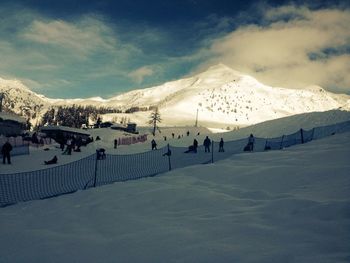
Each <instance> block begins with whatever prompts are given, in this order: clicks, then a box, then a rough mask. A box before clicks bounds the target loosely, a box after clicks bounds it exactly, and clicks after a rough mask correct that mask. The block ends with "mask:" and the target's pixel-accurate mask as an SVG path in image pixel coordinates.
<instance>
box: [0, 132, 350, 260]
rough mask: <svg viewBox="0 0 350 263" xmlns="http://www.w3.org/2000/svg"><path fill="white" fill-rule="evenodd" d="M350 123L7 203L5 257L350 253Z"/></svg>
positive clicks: (1, 221)
mask: <svg viewBox="0 0 350 263" xmlns="http://www.w3.org/2000/svg"><path fill="white" fill-rule="evenodd" d="M349 155H350V133H345V134H340V135H334V136H332V137H329V138H326V139H323V140H318V141H313V142H310V143H308V144H305V145H298V146H295V147H291V148H286V149H284V150H282V151H271V152H263V153H248V154H240V155H235V156H232V157H231V158H230V159H227V160H225V161H221V162H217V163H215V164H212V165H198V166H192V167H187V168H184V169H178V170H175V171H172V172H169V173H165V174H161V175H159V176H156V177H152V178H145V179H141V180H136V181H128V182H124V183H115V184H112V185H107V186H103V187H98V188H95V189H90V190H86V191H80V192H77V193H74V194H70V195H64V196H60V197H56V198H51V199H46V200H39V201H32V202H24V203H19V204H17V205H13V206H9V207H5V208H1V209H0V225H1V230H0V245H1V254H0V262H152V263H153V262H298V263H299V262H308V263H309V262H349V261H350V250H349V244H350V212H349V211H350V192H349V191H350V190H349V189H350V174H349V171H350V163H349Z"/></svg>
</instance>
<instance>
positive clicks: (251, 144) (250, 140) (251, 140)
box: [247, 133, 255, 151]
mask: <svg viewBox="0 0 350 263" xmlns="http://www.w3.org/2000/svg"><path fill="white" fill-rule="evenodd" d="M254 143H255V138H254V135H253V134H252V133H251V134H250V136H249V138H248V144H247V146H248V148H249V151H253V150H254Z"/></svg>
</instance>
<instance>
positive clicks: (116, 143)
mask: <svg viewBox="0 0 350 263" xmlns="http://www.w3.org/2000/svg"><path fill="white" fill-rule="evenodd" d="M117 147H118V140H117V139H114V149H117Z"/></svg>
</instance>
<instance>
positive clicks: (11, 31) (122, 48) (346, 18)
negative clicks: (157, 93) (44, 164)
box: [0, 0, 350, 98]
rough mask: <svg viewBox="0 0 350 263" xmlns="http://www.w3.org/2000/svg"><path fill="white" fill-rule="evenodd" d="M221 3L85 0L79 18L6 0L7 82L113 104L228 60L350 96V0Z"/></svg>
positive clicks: (290, 83) (60, 8) (2, 12)
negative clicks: (348, 1) (349, 1)
mask: <svg viewBox="0 0 350 263" xmlns="http://www.w3.org/2000/svg"><path fill="white" fill-rule="evenodd" d="M6 2H7V3H6ZM10 2H11V3H10ZM12 2H13V3H15V4H13V3H12ZM75 2H76V3H79V2H80V1H78V0H76V1H75ZM219 2H220V3H219ZM219 2H218V4H214V2H213V1H210V0H206V1H203V2H202V3H201V4H198V3H197V2H196V1H187V2H184V3H181V4H178V5H180V7H178V5H174V4H171V3H164V4H161V5H160V2H159V3H158V5H156V4H157V3H152V4H151V3H150V9H144V5H145V4H144V3H143V5H142V8H141V7H140V6H138V4H140V3H142V1H140V3H136V2H135V3H134V2H132V3H129V4H127V3H126V2H125V3H124V2H120V3H119V2H118V3H116V2H115V1H108V0H106V1H104V5H106V7H105V8H104V9H101V8H100V6H103V5H102V4H101V3H100V2H99V1H91V2H89V3H86V2H85V1H81V3H80V4H84V5H81V8H80V7H79V8H77V7H76V8H75V12H74V13H71V10H70V9H69V8H72V9H74V5H73V4H72V3H71V2H70V1H64V3H61V4H60V3H59V2H57V3H55V4H52V5H48V4H46V3H44V2H42V3H41V2H40V3H41V5H42V6H44V7H42V8H40V7H41V6H40V4H36V3H39V2H37V1H20V0H13V1H5V0H4V2H2V3H0V22H1V23H0V54H1V60H2V61H3V62H4V63H0V77H3V78H11V79H13V78H17V79H20V80H21V81H23V82H24V83H25V84H26V85H28V86H29V87H30V88H31V89H33V90H34V91H36V92H39V93H42V94H44V95H46V96H49V97H64V98H71V97H84V98H86V97H91V96H101V97H104V98H106V97H112V96H114V95H116V94H119V93H122V92H126V91H129V90H132V89H136V88H143V87H150V86H156V85H159V84H162V83H164V82H167V81H170V80H175V79H179V78H183V77H184V76H188V75H191V74H193V73H196V72H200V71H203V70H204V69H206V68H208V67H209V66H212V65H213V64H217V63H219V62H221V63H224V64H226V65H228V66H230V67H232V68H234V69H237V70H239V71H241V72H244V73H247V74H250V75H252V76H254V77H255V78H257V79H258V80H259V81H261V82H263V83H266V84H267V85H273V86H282V87H289V88H300V87H304V86H307V85H312V84H316V85H320V86H322V87H324V88H326V89H327V90H330V91H333V92H344V93H348V94H350V76H349V74H348V72H349V70H350V26H349V25H350V9H349V4H346V2H345V1H344V3H345V4H343V5H339V4H338V5H334V4H329V3H328V4H324V5H320V6H317V7H315V6H311V5H297V4H295V5H283V4H282V5H279V6H276V5H274V6H272V5H268V4H261V3H260V4H256V3H255V2H253V1H247V3H245V2H244V3H243V1H242V2H235V3H233V2H231V1H224V0H220V1H219ZM337 2H339V1H337ZM340 2H342V1H340ZM16 3H17V4H16ZM23 3H28V4H27V5H25V4H23ZM109 4H110V5H112V6H110V7H109V6H108V5H109ZM38 5H39V6H38ZM51 6H52V7H51ZM218 6H221V7H220V8H219V7H218ZM34 7H35V8H34ZM126 7H128V9H125V8H126ZM151 7H154V8H155V9H152V8H151ZM156 7H157V8H156ZM176 8H178V9H179V10H177V9H176ZM175 9H176V10H175ZM106 10H112V11H111V12H112V13H108V12H107V11H106ZM117 10H119V11H118V12H117ZM135 10H138V11H137V12H136V11H135ZM149 10H152V11H149ZM175 11H178V13H176V12H175ZM113 12H117V14H115V13H113Z"/></svg>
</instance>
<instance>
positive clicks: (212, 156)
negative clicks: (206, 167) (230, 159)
mask: <svg viewBox="0 0 350 263" xmlns="http://www.w3.org/2000/svg"><path fill="white" fill-rule="evenodd" d="M211 163H214V140H212V141H211Z"/></svg>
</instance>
